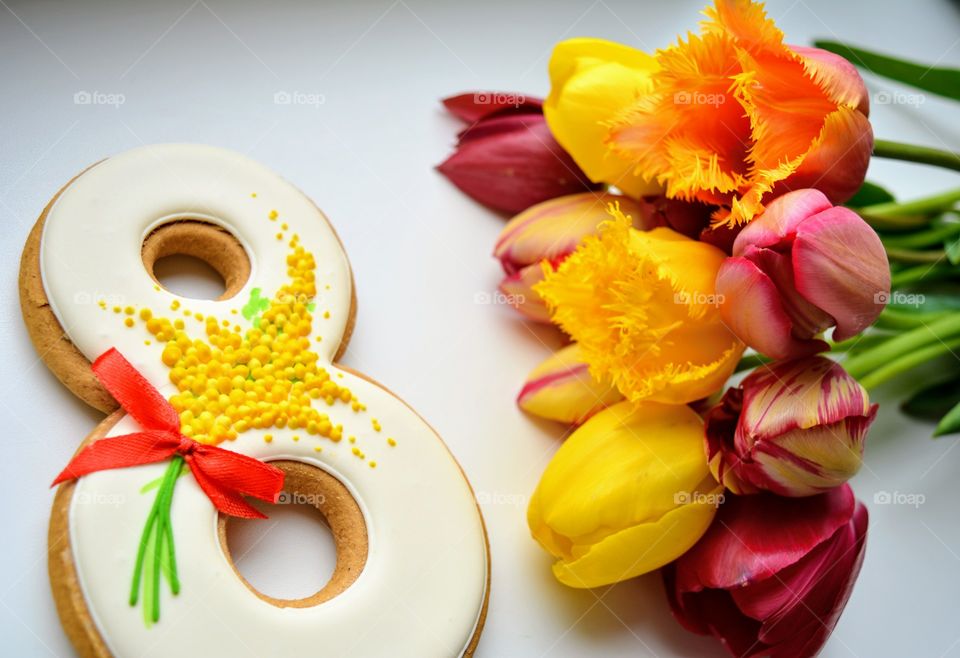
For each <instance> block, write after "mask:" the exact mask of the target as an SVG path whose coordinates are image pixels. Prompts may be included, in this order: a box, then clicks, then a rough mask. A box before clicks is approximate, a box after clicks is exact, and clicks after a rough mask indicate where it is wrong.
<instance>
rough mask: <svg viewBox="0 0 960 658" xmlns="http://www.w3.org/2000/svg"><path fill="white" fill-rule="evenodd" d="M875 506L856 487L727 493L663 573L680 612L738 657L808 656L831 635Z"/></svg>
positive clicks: (687, 624) (679, 617)
mask: <svg viewBox="0 0 960 658" xmlns="http://www.w3.org/2000/svg"><path fill="white" fill-rule="evenodd" d="M866 535H867V509H866V507H864V506H863V505H862V504H861V503H859V502H858V501H857V500H856V499H855V498H854V496H853V492H852V491H851V490H850V487H849V485H843V486H842V487H838V488H836V489H832V490H831V491H830V492H828V493H824V494H821V495H819V496H811V497H808V498H781V497H779V496H774V495H770V494H760V495H757V496H728V497H727V500H726V501H725V502H724V503H723V505H721V506H720V510H719V512H718V513H717V516H716V518H715V519H714V521H713V524H712V525H711V526H710V529H709V530H707V533H706V534H705V535H704V536H703V538H702V539H700V541H699V542H698V543H697V544H696V545H694V547H693V548H691V549H690V550H689V551H688V552H687V553H685V554H684V555H682V556H681V557H680V558H679V559H678V560H677V561H676V562H674V563H673V564H671V565H669V566H668V567H666V568H665V569H664V571H663V578H664V584H665V585H666V590H667V597H668V598H669V600H670V606H671V608H672V609H673V613H674V616H675V617H676V618H677V620H678V621H679V622H680V623H681V624H682V625H683V626H684V627H685V628H687V629H688V630H690V631H693V632H694V633H699V634H701V635H713V636H715V637H716V638H718V639H719V640H720V641H721V642H722V643H723V645H724V647H725V648H726V649H727V650H728V651H729V652H730V654H731V655H733V656H737V657H738V658H753V657H755V656H769V657H771V658H808V657H809V656H814V655H816V654H817V652H818V651H819V650H820V648H821V647H822V646H823V644H824V643H825V642H826V641H827V638H828V637H829V636H830V633H832V632H833V629H834V627H835V626H836V624H837V621H838V619H839V618H840V614H841V613H842V612H843V608H844V606H845V605H846V603H847V599H849V598H850V593H851V591H852V589H853V585H854V582H855V581H856V579H857V575H858V574H859V572H860V566H861V564H862V563H863V555H864V549H865V543H866Z"/></svg>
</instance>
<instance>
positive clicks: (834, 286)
mask: <svg viewBox="0 0 960 658" xmlns="http://www.w3.org/2000/svg"><path fill="white" fill-rule="evenodd" d="M793 263H794V272H795V274H796V286H797V290H798V291H799V292H800V294H801V295H803V296H804V297H805V298H806V299H808V300H809V301H810V302H811V303H813V304H815V305H816V306H817V307H819V308H820V309H822V310H823V311H825V312H827V313H829V314H830V315H832V316H833V318H834V320H835V321H836V325H837V328H836V330H835V331H834V338H835V339H836V340H845V339H847V338H850V337H851V336H855V335H857V334H858V333H860V332H861V331H863V330H864V329H866V328H867V327H869V326H870V325H871V324H873V321H874V320H876V319H877V316H878V315H880V312H881V311H882V310H883V307H884V305H885V304H886V300H887V297H888V294H889V292H890V265H889V262H888V261H887V254H886V251H885V250H884V248H883V243H882V242H881V241H880V238H879V237H878V236H877V234H876V232H875V231H874V230H873V229H872V228H870V226H869V225H868V224H867V223H866V222H865V221H863V219H861V218H860V216H859V215H857V214H856V213H855V212H853V211H852V210H849V209H847V208H839V207H838V208H831V209H830V210H826V211H824V212H822V213H819V214H817V215H814V216H813V217H811V218H810V219H808V220H807V221H806V222H804V223H803V224H802V225H801V226H800V228H799V229H798V230H797V238H796V241H795V242H794V245H793Z"/></svg>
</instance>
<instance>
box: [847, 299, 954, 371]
mask: <svg viewBox="0 0 960 658" xmlns="http://www.w3.org/2000/svg"><path fill="white" fill-rule="evenodd" d="M958 336H960V313H951V314H949V315H947V316H944V317H941V318H938V319H936V320H931V321H930V322H927V323H924V324H923V325H922V326H920V327H916V328H915V329H910V330H909V331H906V332H904V333H902V334H900V335H899V336H897V337H895V338H891V339H890V340H888V341H886V342H884V343H883V344H882V345H879V346H878V347H875V348H873V349H870V350H867V351H866V352H862V353H861V354H858V355H856V356H854V357H851V358H849V359H847V360H846V361H844V363H843V366H844V368H846V370H847V372H849V373H850V374H851V375H853V376H854V377H855V378H857V379H858V380H862V379H863V378H865V377H868V376H870V375H872V374H873V373H874V371H877V370H880V369H886V367H887V366H888V365H891V364H892V363H893V362H894V361H896V360H898V359H900V358H901V357H904V356H907V355H910V354H911V353H913V352H917V351H920V350H922V349H924V348H926V347H929V346H931V345H939V344H941V343H945V342H948V339H953V338H956V337H958ZM927 358H930V357H927ZM911 367H912V366H911Z"/></svg>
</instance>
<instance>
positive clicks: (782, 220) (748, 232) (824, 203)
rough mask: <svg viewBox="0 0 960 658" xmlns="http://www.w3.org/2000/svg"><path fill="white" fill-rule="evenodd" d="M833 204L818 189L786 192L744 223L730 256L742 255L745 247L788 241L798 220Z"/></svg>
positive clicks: (769, 245) (794, 230) (770, 245)
mask: <svg viewBox="0 0 960 658" xmlns="http://www.w3.org/2000/svg"><path fill="white" fill-rule="evenodd" d="M832 207H833V204H831V203H830V200H829V199H828V198H827V197H826V196H824V194H823V192H821V191H820V190H813V189H806V190H795V191H793V192H787V193H786V194H784V195H783V196H779V197H777V198H776V199H774V200H773V201H771V202H770V203H769V204H767V207H766V209H765V210H764V211H763V214H762V215H760V216H759V217H757V218H756V219H754V220H753V221H752V222H750V223H749V224H747V225H746V226H745V227H744V228H743V230H742V231H740V233H739V235H737V239H736V240H735V241H734V243H733V255H734V256H743V255H744V252H745V251H746V250H747V248H748V247H750V246H754V247H773V246H775V245H777V244H778V243H779V242H780V241H782V240H784V239H787V240H792V239H793V235H794V233H796V231H797V227H798V226H799V225H800V223H801V222H802V221H803V220H805V219H807V217H811V216H813V215H816V214H817V213H819V212H823V211H824V210H829V209H830V208H832Z"/></svg>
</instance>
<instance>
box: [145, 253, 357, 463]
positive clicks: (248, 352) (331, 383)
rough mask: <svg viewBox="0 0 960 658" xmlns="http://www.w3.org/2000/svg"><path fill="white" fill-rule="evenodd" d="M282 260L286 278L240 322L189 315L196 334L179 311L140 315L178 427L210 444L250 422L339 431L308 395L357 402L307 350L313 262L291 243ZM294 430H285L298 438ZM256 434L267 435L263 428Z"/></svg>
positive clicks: (335, 437)
mask: <svg viewBox="0 0 960 658" xmlns="http://www.w3.org/2000/svg"><path fill="white" fill-rule="evenodd" d="M287 267H288V275H289V277H290V279H289V281H288V283H286V284H285V285H283V286H281V287H280V289H279V290H278V291H277V292H276V294H275V295H274V297H273V299H272V300H271V301H270V303H269V304H268V305H267V307H266V308H265V309H263V310H262V312H259V311H258V313H257V314H256V317H251V318H248V319H250V321H251V325H252V326H249V325H248V327H247V328H246V329H245V330H241V328H240V327H239V326H234V327H233V329H232V330H231V328H229V327H226V326H223V325H222V324H221V322H220V320H218V319H217V318H215V317H213V316H206V317H204V316H203V315H202V314H199V313H194V317H195V318H196V319H198V320H200V321H201V323H202V326H203V328H204V333H205V335H204V336H202V337H195V336H192V335H190V334H188V332H187V331H185V330H184V328H183V321H182V320H180V319H177V320H174V321H173V322H171V321H170V320H168V319H166V318H159V317H150V318H149V319H146V320H144V322H145V325H146V328H147V331H149V332H150V333H151V334H152V335H153V336H155V337H156V339H157V340H158V341H160V342H162V343H163V344H164V348H163V352H162V353H161V357H160V358H161V360H162V361H163V363H164V364H165V365H166V366H167V367H168V368H170V374H169V377H170V381H171V382H172V383H173V384H174V385H175V386H176V387H177V393H175V394H174V395H173V396H171V398H170V404H171V405H173V408H174V409H176V411H177V413H178V414H179V415H180V424H181V429H182V431H183V433H184V434H185V435H187V436H190V437H191V438H193V439H195V440H197V441H199V442H201V443H208V444H217V443H220V442H222V441H224V440H231V439H235V438H237V436H238V435H239V434H241V433H243V432H246V431H248V430H250V429H267V428H273V427H275V428H278V429H282V428H290V429H293V430H303V431H304V432H306V433H307V434H309V435H315V436H322V437H326V438H329V439H330V440H331V441H334V442H338V441H340V440H341V439H342V437H343V427H342V426H341V425H334V424H333V423H332V422H331V420H330V417H329V416H328V415H327V414H326V413H321V412H320V411H319V410H318V409H315V408H314V400H321V401H322V402H323V403H325V404H326V405H331V406H332V405H334V404H337V403H342V404H348V405H350V406H351V408H354V407H355V405H359V403H358V402H357V400H356V399H355V398H354V396H353V393H352V392H351V391H350V390H349V389H348V388H346V387H345V386H342V385H340V384H338V383H337V382H336V381H335V380H334V379H333V378H331V376H330V373H329V372H328V371H327V370H326V369H325V368H323V367H322V366H320V365H318V360H319V356H318V355H317V353H316V352H314V351H312V350H311V345H312V344H313V343H312V341H311V340H310V335H311V333H312V325H313V318H312V315H311V312H310V309H309V306H312V304H313V298H314V297H315V296H316V285H315V269H316V262H315V260H314V257H313V255H312V254H311V253H309V252H308V251H306V250H305V249H304V248H303V247H302V246H297V247H294V248H293V249H292V251H291V252H290V253H289V254H288V256H287ZM174 305H177V306H178V305H179V302H177V301H176V300H174V302H173V304H172V305H171V308H173V306H174ZM173 310H176V309H175V308H173ZM245 312H246V311H245ZM317 406H320V405H317ZM299 436H300V435H299V434H298V435H293V437H292V438H293V440H294V441H298V440H299ZM263 438H264V441H266V442H268V443H269V442H270V441H272V436H271V435H269V434H266V435H264V437H263ZM358 450H359V448H358Z"/></svg>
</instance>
